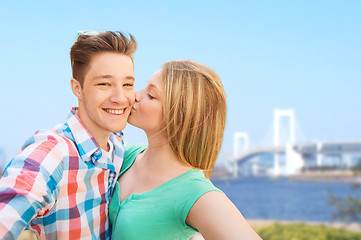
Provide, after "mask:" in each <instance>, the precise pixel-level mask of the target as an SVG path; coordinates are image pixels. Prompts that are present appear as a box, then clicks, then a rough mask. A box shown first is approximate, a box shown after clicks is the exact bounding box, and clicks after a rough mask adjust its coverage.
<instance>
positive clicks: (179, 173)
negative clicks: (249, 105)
mask: <svg viewBox="0 0 361 240" xmlns="http://www.w3.org/2000/svg"><path fill="white" fill-rule="evenodd" d="M225 120H226V96H225V93H224V90H223V86H222V83H221V81H220V79H219V77H218V76H217V74H216V73H215V72H214V71H213V70H212V69H210V68H209V67H207V66H205V65H202V64H200V63H197V62H194V61H190V60H179V61H171V62H167V63H165V64H164V65H163V66H162V68H161V69H160V70H159V71H157V72H156V73H154V74H153V75H152V77H151V78H150V79H149V80H148V85H147V87H146V88H145V89H143V90H141V91H139V92H137V93H136V100H135V104H134V106H133V109H132V111H131V115H130V117H129V120H128V122H129V123H130V124H132V125H133V126H136V127H138V128H141V129H143V130H144V131H145V133H146V135H147V138H148V146H145V145H140V144H136V145H131V146H129V147H128V148H127V150H126V152H125V156H124V163H123V166H122V170H121V176H120V178H119V180H118V183H117V185H116V188H115V191H114V195H113V198H112V201H111V203H110V210H109V211H110V220H111V223H112V226H113V233H112V238H114V239H157V240H162V239H167V240H169V239H189V238H190V237H191V236H193V235H194V234H195V233H196V232H198V231H199V232H200V233H201V234H202V235H203V237H204V238H205V239H247V240H253V239H261V238H260V237H259V236H258V235H257V234H256V233H255V232H254V231H253V229H252V228H251V227H250V225H249V224H248V223H247V222H246V220H245V219H244V218H243V216H242V214H241V213H240V212H239V211H238V209H237V208H236V207H235V206H234V205H233V203H232V202H231V201H230V200H229V199H228V198H227V196H226V195H225V194H224V193H223V192H222V191H220V190H219V189H217V188H216V187H214V186H213V184H212V183H211V182H210V181H209V178H210V175H211V172H212V169H213V166H214V163H215V161H216V158H217V155H218V153H219V150H220V147H221V144H222V139H223V131H224V126H225Z"/></svg>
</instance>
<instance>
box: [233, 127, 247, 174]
mask: <svg viewBox="0 0 361 240" xmlns="http://www.w3.org/2000/svg"><path fill="white" fill-rule="evenodd" d="M241 141H243V144H242V146H243V147H242V149H240V148H239V147H240V144H241ZM248 149H249V137H248V133H247V132H235V133H234V135H233V160H234V162H233V163H232V164H233V176H235V177H237V176H238V164H237V161H236V159H237V157H239V156H240V155H241V154H243V153H245V152H247V151H248Z"/></svg>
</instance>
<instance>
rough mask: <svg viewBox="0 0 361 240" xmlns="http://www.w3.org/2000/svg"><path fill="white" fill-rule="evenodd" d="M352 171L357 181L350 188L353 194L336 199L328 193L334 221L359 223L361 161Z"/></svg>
mask: <svg viewBox="0 0 361 240" xmlns="http://www.w3.org/2000/svg"><path fill="white" fill-rule="evenodd" d="M352 171H353V174H354V176H355V178H357V179H358V182H356V183H353V184H352V188H353V189H354V190H355V191H354V194H349V195H348V196H346V197H337V196H335V195H334V194H333V193H332V192H331V191H329V199H328V204H329V205H330V206H333V207H335V212H334V214H333V216H334V218H335V219H339V220H344V221H353V222H359V223H361V193H360V192H361V189H360V188H361V182H360V179H361V159H359V161H358V164H357V165H356V166H355V167H353V168H352Z"/></svg>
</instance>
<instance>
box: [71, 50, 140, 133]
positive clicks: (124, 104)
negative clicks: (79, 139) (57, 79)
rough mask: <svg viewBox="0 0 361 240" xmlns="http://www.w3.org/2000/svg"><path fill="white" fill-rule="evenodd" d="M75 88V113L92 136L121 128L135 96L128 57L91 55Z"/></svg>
mask: <svg viewBox="0 0 361 240" xmlns="http://www.w3.org/2000/svg"><path fill="white" fill-rule="evenodd" d="M79 88H80V89H79V95H77V94H76V95H77V96H78V99H79V109H78V115H79V117H80V119H81V120H82V122H83V123H84V124H85V126H86V127H87V128H88V130H89V131H90V133H91V134H92V135H93V137H95V138H97V137H99V136H100V137H104V136H108V135H109V134H110V133H112V132H119V131H122V130H123V129H124V127H125V125H126V123H127V120H128V116H129V113H130V110H131V108H132V105H133V103H134V98H135V96H134V68H133V62H132V60H131V58H130V57H128V56H126V55H123V54H118V53H100V54H97V55H95V56H93V57H92V60H91V62H90V64H89V66H88V70H87V71H86V73H85V76H84V82H83V87H79ZM73 91H74V89H73Z"/></svg>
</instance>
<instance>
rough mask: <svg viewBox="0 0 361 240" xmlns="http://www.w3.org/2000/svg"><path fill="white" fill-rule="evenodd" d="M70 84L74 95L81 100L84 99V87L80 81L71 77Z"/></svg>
mask: <svg viewBox="0 0 361 240" xmlns="http://www.w3.org/2000/svg"><path fill="white" fill-rule="evenodd" d="M70 86H71V90H72V91H73V93H74V95H75V96H76V97H77V98H78V99H79V100H80V99H82V94H81V93H82V88H81V85H80V82H79V81H78V80H76V79H75V78H72V79H70Z"/></svg>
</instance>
